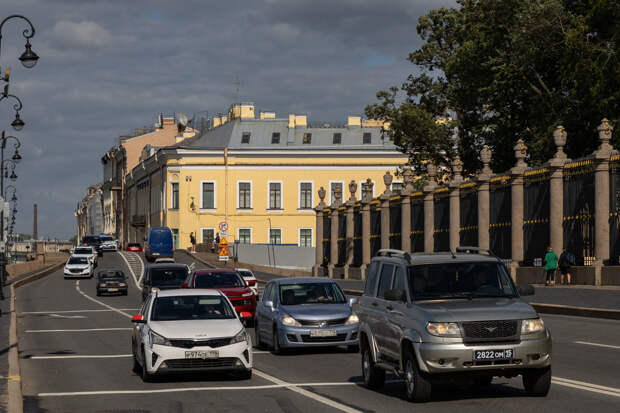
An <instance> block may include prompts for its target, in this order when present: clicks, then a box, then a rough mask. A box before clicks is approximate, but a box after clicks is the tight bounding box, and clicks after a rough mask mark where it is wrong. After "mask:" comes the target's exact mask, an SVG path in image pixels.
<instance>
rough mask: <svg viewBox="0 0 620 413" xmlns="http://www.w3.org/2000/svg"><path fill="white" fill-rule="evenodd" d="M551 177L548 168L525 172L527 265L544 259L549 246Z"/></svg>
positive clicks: (524, 239)
mask: <svg viewBox="0 0 620 413" xmlns="http://www.w3.org/2000/svg"><path fill="white" fill-rule="evenodd" d="M549 178H550V174H549V171H548V170H547V169H538V170H534V171H530V172H526V173H525V178H524V180H525V182H524V189H523V198H524V200H523V201H524V202H523V203H524V205H523V244H524V249H525V251H524V252H525V253H524V264H525V265H535V259H536V258H540V259H542V258H543V257H544V256H545V253H546V250H547V247H548V246H549ZM538 264H540V263H538Z"/></svg>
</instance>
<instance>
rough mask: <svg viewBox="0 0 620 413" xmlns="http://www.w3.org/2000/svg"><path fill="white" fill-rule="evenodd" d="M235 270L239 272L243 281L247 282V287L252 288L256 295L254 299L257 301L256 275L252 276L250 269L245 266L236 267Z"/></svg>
mask: <svg viewBox="0 0 620 413" xmlns="http://www.w3.org/2000/svg"><path fill="white" fill-rule="evenodd" d="M236 270H237V272H238V273H239V274H241V276H242V277H243V279H244V280H245V282H246V283H247V284H248V287H250V290H252V292H253V293H254V295H255V296H256V301H258V284H257V282H258V281H256V277H255V276H254V273H253V272H252V270H248V269H247V268H236Z"/></svg>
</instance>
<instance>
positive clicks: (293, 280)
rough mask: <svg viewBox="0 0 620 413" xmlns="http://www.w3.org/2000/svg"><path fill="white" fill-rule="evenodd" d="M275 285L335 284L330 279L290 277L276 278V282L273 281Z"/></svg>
mask: <svg viewBox="0 0 620 413" xmlns="http://www.w3.org/2000/svg"><path fill="white" fill-rule="evenodd" d="M273 281H274V282H275V283H277V284H281V285H288V284H301V283H304V284H308V283H311V284H320V283H335V281H334V280H332V279H331V278H325V277H291V278H278V279H277V280H273Z"/></svg>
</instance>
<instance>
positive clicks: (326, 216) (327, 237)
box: [323, 210, 332, 267]
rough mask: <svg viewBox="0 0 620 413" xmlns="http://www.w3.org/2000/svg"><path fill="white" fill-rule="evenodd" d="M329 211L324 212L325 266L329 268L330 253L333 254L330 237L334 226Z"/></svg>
mask: <svg viewBox="0 0 620 413" xmlns="http://www.w3.org/2000/svg"><path fill="white" fill-rule="evenodd" d="M328 211H329V210H326V211H325V212H323V266H324V267H327V264H329V259H330V258H329V257H330V252H331V247H330V237H331V233H332V232H331V227H332V226H331V225H332V219H331V216H330V215H329V212H328Z"/></svg>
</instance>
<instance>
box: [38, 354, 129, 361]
mask: <svg viewBox="0 0 620 413" xmlns="http://www.w3.org/2000/svg"><path fill="white" fill-rule="evenodd" d="M125 357H133V354H108V355H94V354H91V355H78V354H76V355H67V356H32V357H29V359H30V360H58V359H117V358H125Z"/></svg>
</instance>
